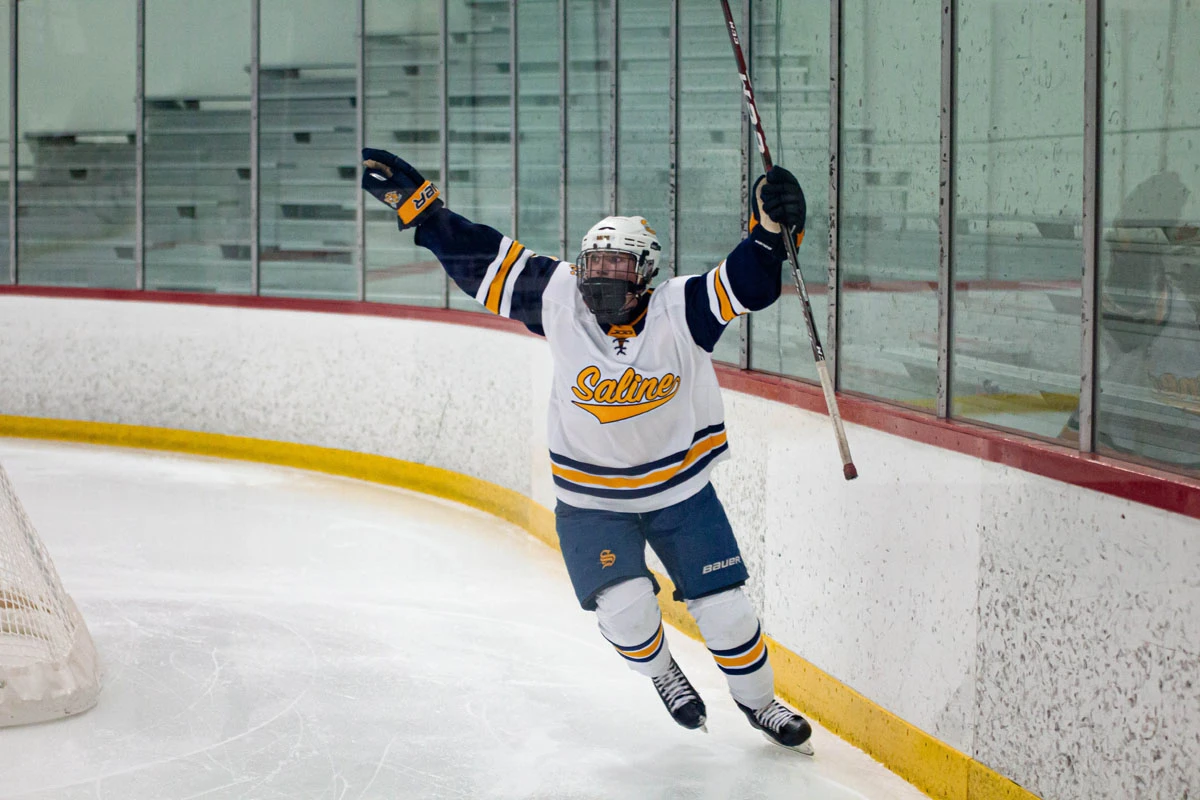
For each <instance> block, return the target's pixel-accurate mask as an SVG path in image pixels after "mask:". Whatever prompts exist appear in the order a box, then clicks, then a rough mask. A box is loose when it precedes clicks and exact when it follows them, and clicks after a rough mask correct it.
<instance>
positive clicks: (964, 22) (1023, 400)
mask: <svg viewBox="0 0 1200 800" xmlns="http://www.w3.org/2000/svg"><path fill="white" fill-rule="evenodd" d="M957 15H958V27H957V36H958V48H957V53H958V61H957V97H956V103H957V106H956V116H955V138H954V164H953V166H954V170H955V175H956V178H955V180H956V184H955V186H956V194H955V198H954V241H953V250H952V262H953V279H954V294H953V298H954V302H953V317H952V318H953V337H952V341H951V387H950V388H951V399H952V406H951V411H952V414H953V415H954V416H956V417H961V418H967V419H972V420H976V421H978V422H984V423H987V424H991V425H996V426H1001V427H1006V428H1013V429H1017V430H1020V431H1023V432H1026V433H1031V434H1034V435H1037V436H1043V437H1047V438H1056V437H1059V436H1060V435H1062V433H1063V431H1064V425H1065V423H1066V422H1067V419H1068V417H1069V415H1070V414H1071V411H1072V409H1074V408H1075V405H1076V403H1077V401H1078V397H1079V376H1080V352H1081V327H1080V313H1081V302H1082V288H1081V282H1080V275H1081V274H1082V271H1083V270H1082V267H1083V241H1082V226H1083V211H1082V209H1083V137H1082V136H1081V131H1082V119H1083V107H1084V98H1083V84H1084V80H1083V63H1084V42H1083V38H1084V4H1083V3H1082V2H1076V1H1075V0H1072V1H1071V2H1062V1H1059V0H1055V1H1054V2H1045V0H1023V1H1022V2H1012V3H1004V4H996V3H993V2H990V0H987V1H986V2H985V0H961V2H960V3H959V4H958V6H957Z"/></svg>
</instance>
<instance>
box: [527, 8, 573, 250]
mask: <svg viewBox="0 0 1200 800" xmlns="http://www.w3.org/2000/svg"><path fill="white" fill-rule="evenodd" d="M517 13H518V14H519V17H518V20H517V36H518V38H519V41H518V44H517V58H518V61H519V69H518V70H517V94H518V104H517V113H518V117H519V119H518V123H517V126H518V130H519V139H518V154H517V164H518V175H517V198H518V202H519V203H520V206H521V209H520V211H521V213H520V214H519V216H518V224H519V226H520V229H519V230H518V231H517V237H518V238H519V239H520V240H521V242H522V243H523V244H524V245H526V246H527V247H529V248H530V249H532V250H534V251H535V252H538V253H545V254H547V255H555V256H561V257H563V258H574V256H575V254H574V253H561V252H559V250H560V249H561V246H562V245H561V243H560V242H559V236H560V228H561V214H560V212H559V186H560V184H561V183H562V158H561V147H562V135H561V130H560V125H559V96H558V85H559V84H558V80H559V78H558V75H559V61H558V53H559V32H558V28H559V13H558V0H526V2H522V3H519V4H518V5H517Z"/></svg>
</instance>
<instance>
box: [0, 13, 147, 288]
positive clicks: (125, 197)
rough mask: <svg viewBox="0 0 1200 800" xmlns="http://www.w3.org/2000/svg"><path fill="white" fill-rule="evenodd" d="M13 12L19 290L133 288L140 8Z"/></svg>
mask: <svg viewBox="0 0 1200 800" xmlns="http://www.w3.org/2000/svg"><path fill="white" fill-rule="evenodd" d="M18 14H19V17H18V34H19V36H18V42H17V51H18V52H17V60H18V69H17V79H18V90H17V105H18V111H17V129H18V130H17V183H18V188H17V197H18V200H17V239H18V242H19V247H18V252H17V261H18V278H19V281H20V282H21V283H22V284H37V285H44V286H88V287H97V288H113V289H132V288H135V287H136V284H137V278H138V269H137V263H136V261H135V256H136V252H135V250H136V248H135V241H134V240H135V235H136V229H137V222H136V203H135V199H134V198H135V195H136V190H135V189H136V178H137V163H136V129H137V106H136V102H135V98H136V96H137V90H136V83H137V81H136V75H137V3H136V2H135V0H122V1H121V2H111V3H105V4H103V5H102V6H101V4H96V3H90V2H87V0H23V2H21V3H20V4H19V6H18ZM122 44H124V46H122ZM46 86H54V87H56V90H55V93H54V98H55V102H54V103H45V102H42V100H43V99H44V97H45V92H44V87H46Z"/></svg>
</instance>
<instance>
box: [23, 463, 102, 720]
mask: <svg viewBox="0 0 1200 800" xmlns="http://www.w3.org/2000/svg"><path fill="white" fill-rule="evenodd" d="M99 693H100V674H99V666H98V662H97V658H96V648H95V646H94V645H93V644H92V637H91V634H89V633H88V629H87V625H86V624H84V621H83V617H82V616H80V614H79V609H78V608H76V607H75V603H74V601H73V600H71V598H70V597H69V596H68V595H67V593H66V592H65V591H64V590H63V586H62V582H61V581H60V580H59V577H58V572H57V571H56V570H55V569H54V563H53V562H52V561H51V560H50V556H49V554H48V553H47V552H46V547H45V545H43V544H42V540H41V539H40V538H38V535H37V532H36V531H35V530H34V528H33V523H32V522H30V520H29V517H28V515H26V513H25V510H24V509H23V508H22V507H21V503H20V501H19V500H18V499H17V494H16V492H15V491H14V489H13V485H12V482H11V481H10V480H9V478H8V474H7V473H6V472H5V471H4V466H3V465H0V727H2V726H6V725H25V724H28V723H32V722H43V721H45V720H50V719H57V718H59V717H65V716H70V715H71V714H78V713H80V712H81V711H86V710H88V709H89V708H91V707H92V706H93V705H95V704H96V697H97V695H98V694H99Z"/></svg>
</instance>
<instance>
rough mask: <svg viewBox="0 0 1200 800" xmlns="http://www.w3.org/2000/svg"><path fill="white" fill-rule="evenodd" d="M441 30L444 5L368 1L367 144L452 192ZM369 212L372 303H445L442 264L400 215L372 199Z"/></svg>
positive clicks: (406, 0) (408, 0)
mask: <svg viewBox="0 0 1200 800" xmlns="http://www.w3.org/2000/svg"><path fill="white" fill-rule="evenodd" d="M439 25H440V23H439V21H438V9H437V4H436V3H429V2H423V0H370V2H368V3H367V4H366V39H365V41H364V43H363V47H364V54H365V59H366V73H365V75H364V91H365V93H366V106H365V112H366V114H365V116H366V134H365V141H366V145H367V147H374V148H377V149H380V150H389V151H391V152H393V153H395V154H396V155H398V156H400V157H401V158H403V159H404V160H405V161H408V162H409V163H411V164H412V165H413V166H415V167H416V168H417V170H418V171H419V172H420V173H421V174H422V175H424V176H425V177H426V178H428V179H429V180H431V181H433V182H434V183H437V184H438V185H439V186H440V187H441V188H442V189H444V190H447V191H449V190H450V187H449V186H448V185H447V184H446V182H445V181H444V179H443V176H442V175H441V149H442V145H441V136H442V132H441V102H442V101H441V88H440V76H439V71H440V67H439V63H440V58H441V56H440V55H439V48H440V38H441V34H440V27H439ZM356 186H357V184H356ZM365 208H366V226H367V292H366V294H367V299H368V300H381V301H387V302H393V303H406V304H410V305H436V306H440V305H441V304H442V291H443V287H444V285H445V273H444V272H442V268H441V266H440V265H439V264H438V263H437V260H436V259H435V258H434V257H433V255H432V254H431V253H430V252H429V251H428V250H426V249H425V248H423V247H417V246H416V245H415V244H414V243H413V233H412V232H411V231H406V232H404V233H401V232H400V231H399V230H398V229H397V226H396V213H395V212H394V211H392V210H391V209H389V208H387V207H386V206H383V205H382V204H380V203H377V202H374V201H373V200H370V199H369V200H368V202H367V203H366V205H365Z"/></svg>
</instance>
